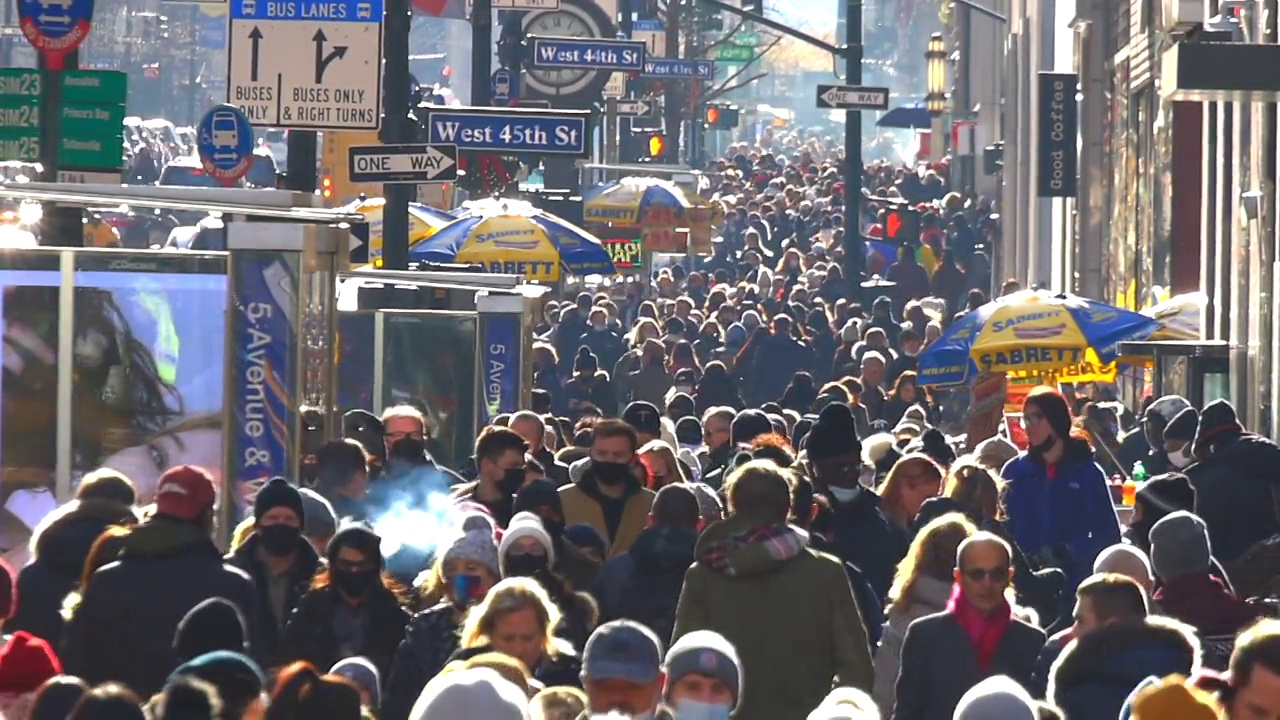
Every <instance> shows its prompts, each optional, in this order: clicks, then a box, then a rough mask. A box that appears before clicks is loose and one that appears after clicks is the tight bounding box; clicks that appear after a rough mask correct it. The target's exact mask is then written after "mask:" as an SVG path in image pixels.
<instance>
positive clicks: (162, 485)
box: [60, 465, 256, 697]
mask: <svg viewBox="0 0 1280 720" xmlns="http://www.w3.org/2000/svg"><path fill="white" fill-rule="evenodd" d="M214 498H215V491H214V484H213V478H212V477H211V476H210V475H209V473H208V471H206V470H204V469H203V468H198V467H195V466H192V465H180V466H178V467H175V468H171V469H170V470H168V471H166V472H165V474H164V475H162V476H161V477H160V482H159V485H158V486H157V488H156V505H155V507H156V509H155V515H154V516H153V517H152V518H151V519H150V520H148V521H147V522H145V523H143V524H142V525H139V526H138V527H137V528H135V529H134V530H133V532H132V533H130V534H129V536H128V537H127V538H125V540H124V543H123V549H122V551H121V555H120V560H119V561H117V562H114V563H111V564H110V565H107V566H106V567H103V568H102V569H100V570H98V571H97V572H95V573H94V574H93V577H92V579H91V581H90V582H89V585H88V587H86V588H85V589H84V597H83V599H82V600H81V601H80V605H79V607H78V608H77V609H76V612H75V615H74V616H73V617H72V618H71V620H70V622H69V625H68V627H67V636H66V642H65V644H64V645H63V648H62V652H61V653H60V656H61V658H62V663H63V667H64V669H65V670H66V672H67V674H69V675H76V676H79V677H81V678H83V679H84V680H85V681H86V682H88V683H90V684H92V685H97V684H99V683H104V682H108V681H116V682H121V683H124V684H125V685H127V686H128V687H129V688H130V689H132V690H133V691H134V692H136V693H138V694H139V695H141V696H143V697H149V696H151V695H152V694H153V693H155V692H156V691H158V690H159V689H160V688H161V687H162V686H163V685H164V682H165V678H166V677H168V675H169V673H170V672H171V671H172V670H173V668H174V667H176V666H177V665H178V658H177V655H176V653H175V651H174V649H173V637H174V631H175V630H176V629H177V627H178V623H179V622H181V621H182V618H183V617H185V616H186V614H187V613H188V612H189V611H190V610H191V608H193V607H195V606H196V605H197V604H199V603H201V602H203V601H204V600H206V599H207V598H211V597H215V596H220V597H223V598H226V599H227V600H230V601H231V602H232V603H235V605H236V607H237V608H239V610H240V612H241V613H242V614H243V615H244V617H245V619H246V621H247V622H248V623H249V626H250V627H253V622H254V615H253V612H254V608H255V606H256V602H255V597H256V596H255V593H254V588H253V581H252V580H251V579H249V576H248V575H246V574H245V572H244V571H243V570H239V569H237V568H233V567H231V566H229V565H226V564H224V563H223V561H222V555H221V554H220V553H219V552H218V548H217V547H215V546H214V544H213V540H211V539H210V533H211V532H212V530H213V504H214Z"/></svg>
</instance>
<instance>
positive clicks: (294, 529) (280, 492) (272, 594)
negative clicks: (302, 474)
mask: <svg viewBox="0 0 1280 720" xmlns="http://www.w3.org/2000/svg"><path fill="white" fill-rule="evenodd" d="M253 518H254V530H253V534H252V535H250V536H249V539H248V540H246V541H245V542H244V544H243V545H241V546H240V547H238V548H236V549H235V551H234V552H232V553H231V554H229V555H227V564H229V565H231V566H232V567H237V568H239V569H241V570H243V571H245V572H246V573H248V575H249V577H251V578H253V584H254V587H255V588H256V590H257V602H256V603H255V612H254V614H255V616H256V618H257V623H256V625H255V626H254V627H252V628H250V630H249V632H250V633H251V634H252V638H253V640H252V642H251V645H252V647H253V650H254V658H255V659H256V660H257V661H258V662H259V663H261V664H262V665H263V666H264V667H271V666H273V665H275V661H276V648H277V647H278V646H279V644H280V633H281V632H282V631H283V630H284V624H285V623H286V622H288V621H289V615H291V614H292V613H293V609H294V608H295V607H297V605H298V599H299V598H301V597H302V595H303V594H304V593H305V592H306V591H307V588H308V586H309V585H310V584H311V578H312V577H314V576H315V574H316V571H317V570H318V569H319V568H320V556H319V555H317V554H316V551H315V549H314V548H312V547H311V543H309V542H307V540H306V538H304V537H302V525H303V522H304V521H305V519H306V513H305V511H304V510H303V506H302V494H301V493H299V492H298V489H297V488H295V487H293V486H292V485H290V484H289V482H288V481H287V480H285V479H284V478H279V477H278V478H272V479H271V481H270V482H268V483H267V484H266V485H264V486H262V489H261V490H260V491H258V496H257V498H256V499H255V500H254V503H253Z"/></svg>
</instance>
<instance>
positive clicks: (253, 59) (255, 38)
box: [249, 25, 262, 82]
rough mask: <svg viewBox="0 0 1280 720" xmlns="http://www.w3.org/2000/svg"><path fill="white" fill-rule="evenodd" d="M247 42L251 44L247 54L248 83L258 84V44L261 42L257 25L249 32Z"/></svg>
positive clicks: (260, 34) (260, 32)
mask: <svg viewBox="0 0 1280 720" xmlns="http://www.w3.org/2000/svg"><path fill="white" fill-rule="evenodd" d="M249 40H250V41H252V42H253V48H252V50H251V51H250V53H249V82H258V44H259V43H261V42H262V31H261V30H259V29H258V26H257V25H254V26H253V29H252V30H250V31H249Z"/></svg>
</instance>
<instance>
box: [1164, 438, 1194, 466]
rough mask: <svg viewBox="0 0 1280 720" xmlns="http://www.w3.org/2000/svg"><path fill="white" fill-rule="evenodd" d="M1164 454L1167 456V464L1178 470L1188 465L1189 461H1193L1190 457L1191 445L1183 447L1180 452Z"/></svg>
mask: <svg viewBox="0 0 1280 720" xmlns="http://www.w3.org/2000/svg"><path fill="white" fill-rule="evenodd" d="M1165 454H1166V455H1168V456H1169V464H1170V465H1172V466H1174V467H1175V468H1177V469H1179V470H1181V469H1182V468H1184V467H1186V466H1188V465H1190V464H1191V461H1192V460H1194V458H1192V457H1191V443H1187V444H1186V445H1183V446H1182V449H1181V450H1178V451H1176V452H1166V453H1165Z"/></svg>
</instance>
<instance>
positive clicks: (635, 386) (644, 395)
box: [615, 363, 671, 408]
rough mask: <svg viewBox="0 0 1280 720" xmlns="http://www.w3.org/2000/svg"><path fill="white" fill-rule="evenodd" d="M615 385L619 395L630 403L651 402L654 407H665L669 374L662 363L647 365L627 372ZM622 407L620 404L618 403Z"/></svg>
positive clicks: (669, 384)
mask: <svg viewBox="0 0 1280 720" xmlns="http://www.w3.org/2000/svg"><path fill="white" fill-rule="evenodd" d="M618 380H619V381H618V382H616V383H615V384H616V385H617V386H618V391H619V393H620V394H621V395H624V396H626V397H625V398H620V400H621V399H627V400H629V401H630V402H640V401H644V402H651V403H653V404H654V406H655V407H660V408H661V407H666V406H667V391H668V390H670V389H671V374H670V373H668V372H667V368H666V367H665V366H663V364H662V363H658V364H656V365H647V366H645V367H642V368H640V369H639V370H636V371H634V372H629V373H627V374H626V375H623V376H622V377H621V378H619V379H618ZM618 405H619V406H621V405H623V403H622V402H619V403H618Z"/></svg>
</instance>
